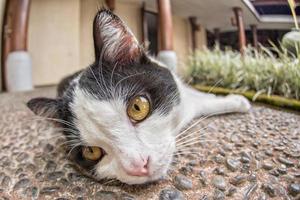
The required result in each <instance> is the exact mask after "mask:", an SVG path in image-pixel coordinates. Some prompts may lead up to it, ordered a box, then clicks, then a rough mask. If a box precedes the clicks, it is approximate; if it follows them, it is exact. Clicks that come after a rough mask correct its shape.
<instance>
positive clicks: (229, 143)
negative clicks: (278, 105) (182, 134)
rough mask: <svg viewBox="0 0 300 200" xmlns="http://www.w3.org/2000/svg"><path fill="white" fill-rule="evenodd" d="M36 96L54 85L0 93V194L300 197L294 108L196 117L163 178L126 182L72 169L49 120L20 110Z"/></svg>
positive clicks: (299, 140) (299, 120)
mask: <svg viewBox="0 0 300 200" xmlns="http://www.w3.org/2000/svg"><path fill="white" fill-rule="evenodd" d="M37 96H55V90H54V88H44V89H38V90H35V91H33V92H28V93H14V94H0V199H61V200H63V199H78V200H79V199H101V200H102V199H103V200H105V199H124V200H125V199H126V200H131V199H161V200H167V199H177V200H180V199H191V200H193V199H195V200H210V199H217V200H221V199H237V200H242V199H245V200H247V199H257V200H264V199H300V125H299V124H300V115H299V113H291V112H287V111H284V110H278V109H274V108H268V107H266V106H262V105H254V106H253V109H252V110H251V112H250V113H248V114H230V115H223V116H217V117H211V118H208V119H205V120H202V121H201V122H200V123H199V124H198V125H197V126H195V127H194V128H192V129H191V130H189V133H193V132H195V131H196V133H195V134H198V132H199V131H200V133H201V141H200V142H199V143H198V144H196V145H194V146H192V147H191V148H193V149H192V150H191V152H190V151H189V152H186V151H184V152H181V153H179V154H180V156H177V157H175V158H174V166H173V167H172V169H171V170H170V171H169V175H168V176H167V177H165V178H164V179H163V180H161V181H159V182H156V183H153V184H147V185H142V186H128V185H124V184H120V183H109V182H104V183H99V182H95V181H94V180H92V179H90V178H87V177H84V176H82V175H81V174H80V173H79V172H77V171H76V170H75V168H74V166H73V164H72V163H71V162H70V161H68V160H67V158H66V154H65V151H64V148H63V146H62V145H60V144H62V143H63V142H64V139H63V138H62V137H59V136H60V133H59V132H58V131H57V130H56V129H55V128H54V126H53V124H51V123H50V122H46V121H41V120H34V117H33V114H32V113H31V112H30V111H29V110H28V109H27V108H26V106H25V103H26V101H27V100H29V99H30V98H31V97H37ZM189 133H187V134H189ZM199 138H200V136H199Z"/></svg>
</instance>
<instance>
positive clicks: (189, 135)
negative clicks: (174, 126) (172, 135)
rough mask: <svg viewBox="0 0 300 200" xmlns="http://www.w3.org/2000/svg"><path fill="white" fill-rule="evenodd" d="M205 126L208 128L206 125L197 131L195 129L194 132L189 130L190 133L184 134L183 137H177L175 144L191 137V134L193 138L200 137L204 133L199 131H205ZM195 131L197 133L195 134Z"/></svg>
mask: <svg viewBox="0 0 300 200" xmlns="http://www.w3.org/2000/svg"><path fill="white" fill-rule="evenodd" d="M207 128H208V127H204V128H202V129H200V130H197V131H195V132H191V133H190V134H188V135H186V136H184V137H182V138H179V139H178V140H176V143H177V144H180V143H181V142H185V141H186V140H188V139H189V138H191V137H192V136H193V137H194V138H201V137H203V136H204V133H201V132H202V131H205V130H206V129H207ZM196 133H199V135H195V134H196Z"/></svg>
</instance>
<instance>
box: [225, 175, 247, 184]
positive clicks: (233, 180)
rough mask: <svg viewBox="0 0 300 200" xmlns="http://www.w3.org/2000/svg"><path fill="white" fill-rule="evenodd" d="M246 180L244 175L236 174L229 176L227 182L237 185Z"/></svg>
mask: <svg viewBox="0 0 300 200" xmlns="http://www.w3.org/2000/svg"><path fill="white" fill-rule="evenodd" d="M246 180H247V177H246V176H242V175H237V176H235V177H233V178H231V179H230V181H229V182H230V183H231V184H232V185H235V186H238V185H241V184H242V183H244V182H246Z"/></svg>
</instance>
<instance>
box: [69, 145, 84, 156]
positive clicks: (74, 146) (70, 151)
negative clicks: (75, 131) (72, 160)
mask: <svg viewBox="0 0 300 200" xmlns="http://www.w3.org/2000/svg"><path fill="white" fill-rule="evenodd" d="M81 145H82V143H81V142H79V143H77V144H74V145H73V147H72V148H71V149H70V150H69V152H68V153H67V157H68V158H69V157H70V154H71V153H72V151H73V150H74V149H75V148H76V147H79V146H81Z"/></svg>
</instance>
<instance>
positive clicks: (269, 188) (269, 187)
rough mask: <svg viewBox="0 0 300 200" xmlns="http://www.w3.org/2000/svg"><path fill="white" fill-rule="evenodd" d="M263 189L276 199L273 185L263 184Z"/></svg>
mask: <svg viewBox="0 0 300 200" xmlns="http://www.w3.org/2000/svg"><path fill="white" fill-rule="evenodd" d="M262 189H263V190H264V191H265V192H266V193H267V194H268V195H269V196H270V197H275V196H276V190H275V188H274V187H273V185H271V184H263V185H262Z"/></svg>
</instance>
